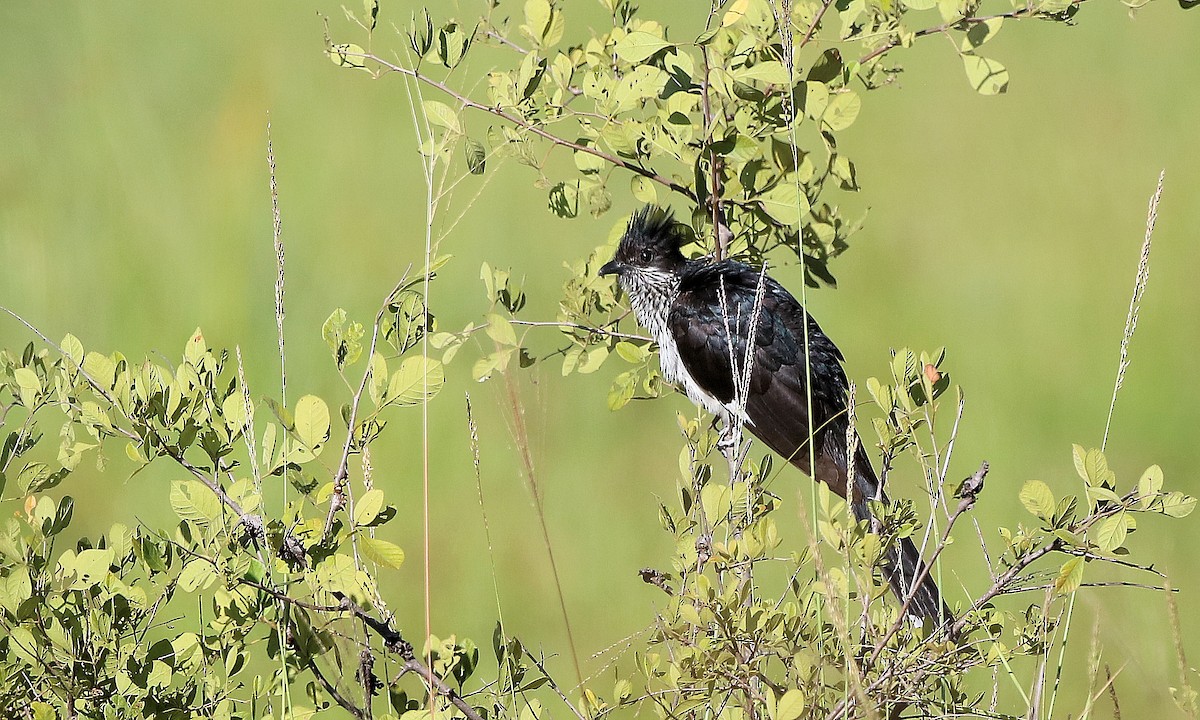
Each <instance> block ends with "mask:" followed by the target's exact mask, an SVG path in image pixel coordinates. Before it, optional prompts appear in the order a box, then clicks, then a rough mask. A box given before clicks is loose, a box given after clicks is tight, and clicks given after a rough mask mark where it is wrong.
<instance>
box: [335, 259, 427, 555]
mask: <svg viewBox="0 0 1200 720" xmlns="http://www.w3.org/2000/svg"><path fill="white" fill-rule="evenodd" d="M411 269H412V268H411V267H409V268H405V270H404V275H402V276H401V278H400V282H398V283H396V286H395V287H393V288H392V291H391V292H390V293H388V296H387V298H386V299H385V300H384V301H383V305H382V306H380V308H379V312H378V313H376V315H375V327H374V329H373V330H372V331H371V348H370V350H368V352H367V357H368V358H370V357H371V356H372V355H374V354H375V347H376V345H377V344H378V342H379V324H380V323H381V322H382V321H383V314H384V313H386V312H387V309H388V305H390V304H391V302H392V300H393V299H394V298H395V297H396V294H397V293H398V292H400V288H402V287H403V286H404V285H405V284H406V283H407V282H408V273H409V270H411ZM426 272H428V268H426ZM371 367H372V366H371V363H367V369H366V370H365V371H364V372H363V377H362V382H360V383H359V384H358V391H357V392H355V393H354V399H353V400H352V401H351V403H350V417H349V418H348V419H347V422H346V442H345V444H344V445H343V446H342V459H341V460H339V461H338V468H337V472H335V473H334V475H333V494H331V495H330V496H329V514H328V516H326V518H325V532H324V534H323V535H322V538H326V537H329V533H330V532H331V531H332V530H333V518H334V516H335V515H336V514H337V511H338V510H341V509H342V508H343V507H345V505H346V481H347V480H348V479H349V478H350V470H349V466H350V450H351V449H352V448H353V446H354V424H355V422H356V421H357V420H358V405H359V402H360V401H361V400H362V394H363V392H364V391H365V390H366V388H367V381H368V380H369V379H370V378H371V374H372V370H371Z"/></svg>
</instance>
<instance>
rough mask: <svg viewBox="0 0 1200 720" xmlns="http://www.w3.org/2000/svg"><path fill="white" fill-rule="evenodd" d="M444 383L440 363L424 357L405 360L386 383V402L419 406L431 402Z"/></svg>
mask: <svg viewBox="0 0 1200 720" xmlns="http://www.w3.org/2000/svg"><path fill="white" fill-rule="evenodd" d="M445 381H446V374H445V370H444V369H443V367H442V363H441V362H439V361H437V360H434V359H433V358H427V357H424V356H413V357H410V358H405V359H404V361H403V362H401V363H400V367H398V368H396V372H394V373H392V379H391V380H390V381H389V382H388V394H387V397H388V399H387V401H388V402H389V403H392V402H394V403H397V404H399V405H420V404H421V403H423V402H428V401H429V400H432V399H433V397H434V396H435V395H437V394H438V391H439V390H441V389H442V384H443V383H445Z"/></svg>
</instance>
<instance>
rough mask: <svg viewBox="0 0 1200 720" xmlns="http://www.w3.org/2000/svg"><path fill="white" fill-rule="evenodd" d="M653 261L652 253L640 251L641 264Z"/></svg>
mask: <svg viewBox="0 0 1200 720" xmlns="http://www.w3.org/2000/svg"><path fill="white" fill-rule="evenodd" d="M653 259H654V253H652V252H650V251H649V250H643V251H642V262H644V263H648V262H650V261H651V260H653Z"/></svg>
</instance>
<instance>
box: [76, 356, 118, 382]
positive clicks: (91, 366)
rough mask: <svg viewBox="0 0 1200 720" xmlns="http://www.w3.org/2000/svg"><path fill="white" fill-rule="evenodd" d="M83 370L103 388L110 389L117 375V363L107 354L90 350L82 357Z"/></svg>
mask: <svg viewBox="0 0 1200 720" xmlns="http://www.w3.org/2000/svg"><path fill="white" fill-rule="evenodd" d="M83 371H84V372H85V373H87V376H88V377H90V378H91V379H92V380H94V381H95V382H96V384H97V385H99V386H100V387H102V388H104V389H105V390H111V389H112V386H113V382H114V381H115V380H116V376H117V364H116V363H115V362H113V360H112V358H110V357H108V356H107V355H101V354H100V353H98V352H90V353H88V354H87V355H84V357H83Z"/></svg>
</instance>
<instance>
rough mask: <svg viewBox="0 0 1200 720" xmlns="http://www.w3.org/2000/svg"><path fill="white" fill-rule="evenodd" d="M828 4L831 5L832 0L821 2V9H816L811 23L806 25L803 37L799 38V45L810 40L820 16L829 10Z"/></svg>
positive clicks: (823, 15)
mask: <svg viewBox="0 0 1200 720" xmlns="http://www.w3.org/2000/svg"><path fill="white" fill-rule="evenodd" d="M830 5H833V0H825V2H824V3H822V4H821V9H820V10H819V11H817V16H816V17H815V18H813V21H812V24H811V25H809V26H808V30H807V31H806V32H805V33H804V37H803V38H801V39H800V47H804V46H805V45H807V44H808V42H809V41H810V40H812V38H813V35H814V34H815V33H816V32H817V26H818V25H820V24H821V18H823V17H825V11H827V10H829V6H830Z"/></svg>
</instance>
